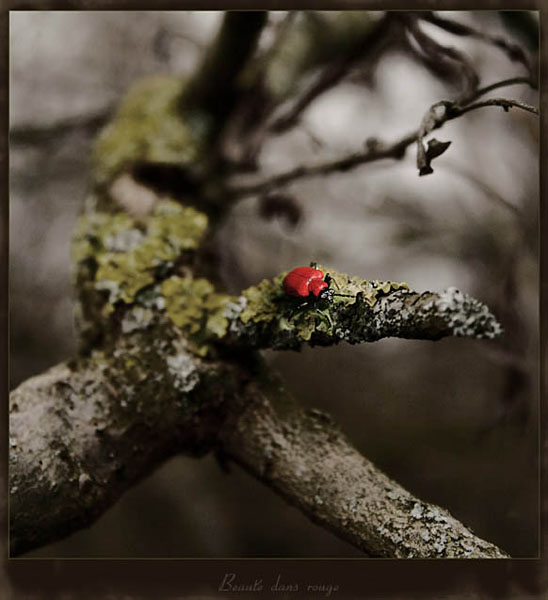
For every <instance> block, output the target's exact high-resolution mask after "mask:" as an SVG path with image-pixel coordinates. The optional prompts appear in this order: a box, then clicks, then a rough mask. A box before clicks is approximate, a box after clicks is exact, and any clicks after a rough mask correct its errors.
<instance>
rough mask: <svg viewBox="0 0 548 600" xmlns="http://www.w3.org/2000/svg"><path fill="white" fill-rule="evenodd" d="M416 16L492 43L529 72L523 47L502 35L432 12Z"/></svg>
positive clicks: (461, 34)
mask: <svg viewBox="0 0 548 600" xmlns="http://www.w3.org/2000/svg"><path fill="white" fill-rule="evenodd" d="M417 16H418V17H419V18H420V19H422V20H423V21H427V22H429V23H432V25H436V27H439V28H440V29H444V30H445V31H448V32H449V33H452V34H454V35H459V36H470V37H473V38H476V39H478V40H481V41H483V42H487V43H488V44H492V45H494V46H496V47H497V48H500V49H501V50H502V51H503V52H505V53H506V55H507V56H508V58H510V60H512V61H517V62H520V63H522V64H523V65H524V66H525V67H526V69H527V71H528V72H529V73H531V64H530V61H529V59H528V58H527V55H526V53H525V52H524V51H523V49H522V48H521V47H520V46H518V45H517V44H513V43H511V42H507V41H506V40H505V39H504V38H503V37H500V36H498V35H491V34H488V33H484V32H482V31H478V30H477V29H474V28H473V27H470V26H469V25H464V24H463V23H457V22H456V21H452V20H451V19H446V18H444V17H440V16H439V15H437V14H435V13H433V12H427V11H425V12H420V13H417Z"/></svg>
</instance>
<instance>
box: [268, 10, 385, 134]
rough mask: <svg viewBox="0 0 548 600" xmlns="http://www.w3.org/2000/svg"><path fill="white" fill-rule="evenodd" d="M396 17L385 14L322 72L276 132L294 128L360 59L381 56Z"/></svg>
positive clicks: (279, 121)
mask: <svg viewBox="0 0 548 600" xmlns="http://www.w3.org/2000/svg"><path fill="white" fill-rule="evenodd" d="M394 23H395V21H394V19H393V18H392V15H391V13H387V14H385V15H384V16H383V17H382V18H381V19H380V20H379V21H378V22H377V23H375V24H374V25H373V27H372V28H371V30H370V31H369V32H368V33H367V34H366V35H365V34H364V35H363V36H361V37H360V38H358V39H357V40H356V41H355V43H354V44H352V45H350V46H349V47H348V48H346V49H344V52H343V53H342V54H340V55H339V56H337V57H336V58H335V59H334V60H333V61H331V62H329V63H328V64H327V65H326V66H325V67H324V69H323V70H322V71H321V73H320V74H319V76H318V77H317V78H316V79H315V80H314V82H313V83H312V84H311V85H310V86H309V87H308V89H307V90H306V91H305V92H304V94H302V95H301V96H300V97H299V98H298V99H297V101H296V102H295V103H294V104H293V105H292V106H291V107H290V108H289V110H288V111H287V112H286V113H285V114H283V115H280V116H279V117H277V118H276V119H274V120H273V121H272V122H271V123H270V125H269V127H268V128H269V130H270V131H273V132H275V133H278V134H279V133H283V132H284V131H287V130H288V129H290V128H291V127H293V126H294V125H295V124H296V123H297V121H298V120H299V117H300V115H301V114H302V113H303V112H304V111H305V110H306V109H307V108H308V106H310V104H312V102H314V100H316V98H318V97H319V96H320V95H321V94H323V93H325V92H326V91H327V90H329V89H331V88H332V87H334V86H335V85H337V83H339V82H340V81H341V79H343V77H345V75H347V73H348V72H349V71H350V69H351V68H352V67H353V66H354V64H355V63H356V62H358V61H359V60H360V59H363V58H364V57H368V58H369V59H371V58H372V57H373V56H374V57H375V59H378V58H379V56H380V55H381V54H382V52H383V51H384V50H385V49H386V48H387V47H388V46H389V45H390V44H391V43H393V40H392V37H393V36H394V31H393V26H394Z"/></svg>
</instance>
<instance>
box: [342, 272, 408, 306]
mask: <svg viewBox="0 0 548 600" xmlns="http://www.w3.org/2000/svg"><path fill="white" fill-rule="evenodd" d="M343 277H346V276H343ZM344 288H345V289H344V293H345V294H354V295H356V294H358V293H359V292H361V293H362V298H363V300H364V301H365V302H366V303H367V304H368V305H369V306H375V303H376V302H377V299H378V297H379V296H386V295H387V294H390V293H391V292H395V291H397V290H409V289H410V288H409V285H408V284H407V283H405V282H403V281H402V282H399V283H398V282H395V281H379V280H376V279H374V280H371V281H369V280H365V279H359V278H358V277H353V278H352V279H349V278H346V282H345V284H344Z"/></svg>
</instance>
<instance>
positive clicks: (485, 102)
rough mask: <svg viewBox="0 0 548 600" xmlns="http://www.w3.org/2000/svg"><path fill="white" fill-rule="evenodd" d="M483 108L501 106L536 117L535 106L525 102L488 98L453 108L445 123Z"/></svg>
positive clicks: (536, 109)
mask: <svg viewBox="0 0 548 600" xmlns="http://www.w3.org/2000/svg"><path fill="white" fill-rule="evenodd" d="M484 106H501V107H502V108H503V109H504V110H505V111H508V109H509V108H512V107H513V108H521V110H526V111H527V112H530V113H533V114H534V115H538V108H537V107H536V106H531V105H530V104H525V102H521V101H520V100H511V99H510V98H488V99H487V100H482V101H481V102H476V103H475V104H470V105H469V106H465V107H463V108H455V109H452V111H455V112H454V114H453V112H452V113H451V114H450V115H449V116H448V118H447V119H446V121H450V120H452V119H455V118H457V117H460V116H461V115H464V114H466V113H467V112H470V111H471V110H476V109H477V108H483V107H484Z"/></svg>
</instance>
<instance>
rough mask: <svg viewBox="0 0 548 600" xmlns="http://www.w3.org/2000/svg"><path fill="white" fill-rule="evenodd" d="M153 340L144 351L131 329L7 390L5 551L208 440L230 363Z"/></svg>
mask: <svg viewBox="0 0 548 600" xmlns="http://www.w3.org/2000/svg"><path fill="white" fill-rule="evenodd" d="M129 340H131V341H129ZM159 341H160V340H159ZM161 341H162V345H163V346H164V348H163V349H161V348H160V344H158V345H157V348H156V349H150V350H142V349H141V348H143V345H142V344H143V340H142V339H140V337H139V336H134V335H130V336H128V342H129V344H128V345H127V346H124V347H122V346H120V347H119V348H118V349H117V351H116V357H113V356H108V357H107V356H106V355H102V354H100V353H96V354H95V356H94V357H93V358H91V359H87V360H79V361H75V362H73V363H69V364H61V365H58V366H57V367H54V368H53V369H51V370H50V371H48V372H46V373H44V374H42V375H39V376H37V377H33V378H31V379H29V380H27V381H26V382H25V383H23V384H22V385H21V386H20V387H18V388H17V389H16V390H15V391H14V392H12V393H11V395H10V547H11V555H12V556H15V555H19V554H21V553H24V552H26V551H28V550H31V549H32V548H36V547H39V546H41V545H44V544H47V543H49V542H53V541H55V540H56V539H59V538H62V537H64V536H66V535H68V534H70V533H73V532H74V531H77V530H78V529H80V528H82V527H86V526H88V525H90V524H91V523H92V522H93V521H94V520H95V519H96V518H98V517H99V516H100V515H101V514H102V513H103V512H104V511H105V510H106V509H107V508H108V507H109V506H110V505H111V504H113V503H114V502H115V501H116V500H118V498H119V497H120V495H121V494H122V493H123V492H124V491H125V490H126V489H127V488H128V487H130V486H131V485H133V484H135V483H136V482H137V481H138V480H139V479H141V478H143V477H144V476H146V475H147V474H149V473H150V471H151V470H152V469H154V468H155V467H157V466H158V465H160V464H161V463H162V462H163V461H164V460H166V459H167V458H169V457H170V456H172V455H173V454H175V453H177V452H186V453H189V454H191V455H200V454H203V453H205V452H207V451H208V450H209V449H210V448H211V445H212V444H213V440H214V438H215V428H216V427H217V426H218V422H219V419H220V416H221V415H222V414H223V413H222V406H221V401H222V398H223V395H224V394H225V392H226V390H227V389H229V387H230V383H229V382H230V377H231V376H233V375H234V371H230V370H229V369H228V368H227V367H226V366H225V367H222V366H220V365H219V364H212V363H209V364H205V363H203V362H202V361H200V360H199V359H198V358H197V357H196V356H194V355H192V354H190V353H188V352H186V351H185V349H184V347H182V346H180V345H178V344H175V345H172V344H170V343H169V342H168V341H167V340H161ZM145 348H146V347H145ZM218 369H221V372H222V375H221V374H220V373H221V372H219V371H218ZM227 384H228V385H227Z"/></svg>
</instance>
